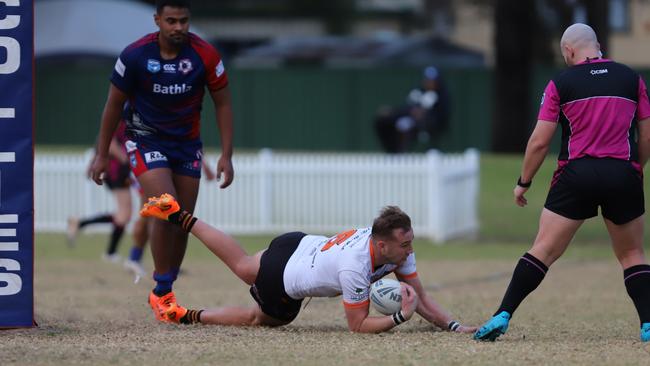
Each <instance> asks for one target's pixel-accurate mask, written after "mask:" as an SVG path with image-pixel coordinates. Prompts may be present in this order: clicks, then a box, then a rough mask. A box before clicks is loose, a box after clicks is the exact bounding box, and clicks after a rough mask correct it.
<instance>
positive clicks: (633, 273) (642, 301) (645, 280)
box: [623, 264, 650, 324]
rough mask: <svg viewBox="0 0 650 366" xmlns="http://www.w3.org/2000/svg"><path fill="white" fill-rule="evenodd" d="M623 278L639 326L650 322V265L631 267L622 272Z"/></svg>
mask: <svg viewBox="0 0 650 366" xmlns="http://www.w3.org/2000/svg"><path fill="white" fill-rule="evenodd" d="M623 277H624V278H625V288H626V289H627V294H628V295H630V298H631V299H632V301H633V302H634V307H636V312H637V313H639V320H640V321H641V324H643V323H648V322H650V265H647V264H639V265H636V266H632V267H630V268H628V269H626V270H625V271H623Z"/></svg>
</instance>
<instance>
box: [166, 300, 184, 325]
mask: <svg viewBox="0 0 650 366" xmlns="http://www.w3.org/2000/svg"><path fill="white" fill-rule="evenodd" d="M185 314H187V309H186V308H184V307H182V306H180V305H178V304H177V303H175V302H174V303H173V304H171V306H170V307H169V308H168V309H167V311H165V314H163V318H164V320H163V321H165V322H167V323H176V324H180V323H181V318H183V317H184V316H185Z"/></svg>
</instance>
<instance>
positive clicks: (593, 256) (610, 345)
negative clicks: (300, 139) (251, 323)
mask: <svg viewBox="0 0 650 366" xmlns="http://www.w3.org/2000/svg"><path fill="white" fill-rule="evenodd" d="M520 159H521V157H519V156H495V155H488V156H485V157H483V160H482V166H481V169H482V176H481V203H480V219H481V225H482V230H481V233H480V235H479V240H478V241H477V242H469V241H466V240H459V241H456V242H453V243H450V244H447V245H443V246H437V245H431V244H430V243H428V242H426V241H420V240H417V241H416V243H415V244H414V246H415V250H416V253H417V259H418V273H419V274H420V277H421V279H422V281H423V283H424V284H425V286H426V287H427V289H428V291H429V293H430V294H431V295H432V296H433V297H434V298H435V299H437V300H438V301H439V302H440V303H441V304H442V305H443V306H444V307H446V308H447V309H449V310H450V311H451V312H452V313H453V314H454V316H456V317H457V318H458V319H459V320H460V321H462V322H464V323H470V324H475V325H479V323H481V322H483V321H484V320H486V319H487V318H488V317H489V316H490V315H491V314H492V312H493V311H494V310H495V309H496V307H497V305H498V303H499V301H500V299H501V296H502V295H503V292H504V290H505V287H506V286H507V282H508V280H509V277H510V273H511V272H512V269H513V268H514V265H515V263H516V260H517V258H518V257H519V256H520V255H521V254H522V253H523V252H524V251H525V250H527V249H528V247H529V243H530V241H531V240H532V238H533V237H534V234H535V229H536V225H537V218H538V216H539V210H540V208H541V205H542V202H543V199H544V197H545V194H546V191H547V188H548V181H549V178H550V174H551V172H552V170H553V167H554V165H553V163H552V161H549V162H547V163H546V164H545V165H544V167H543V169H542V171H541V172H540V174H539V176H538V177H537V178H536V179H535V182H534V187H533V190H532V191H531V192H530V195H529V202H530V204H529V207H527V208H525V209H521V208H518V207H516V206H515V205H514V203H512V188H513V185H514V181H515V180H516V178H517V176H518V171H519V164H520ZM235 183H236V182H235ZM646 184H647V182H646ZM602 226H603V225H602V223H601V220H600V219H594V220H591V222H589V223H588V224H586V225H585V227H584V228H583V230H582V232H581V233H580V235H579V236H578V237H577V238H576V240H575V242H574V243H573V244H572V245H571V246H570V247H569V249H568V251H567V253H566V254H565V256H564V257H562V258H561V259H560V260H559V261H558V262H557V263H556V264H555V265H554V266H553V267H551V270H550V271H549V274H548V275H547V278H546V279H545V281H544V282H543V283H542V285H541V286H540V288H539V289H538V290H537V291H536V292H535V293H534V294H533V295H532V296H531V297H530V298H528V299H527V300H526V301H525V302H524V303H523V305H522V307H521V308H520V309H519V310H518V311H517V313H516V314H515V318H514V320H513V322H511V328H510V330H509V331H508V333H507V334H506V335H505V336H504V337H502V338H500V340H499V341H498V342H496V343H478V342H475V341H473V340H471V339H470V336H468V335H460V334H451V333H448V332H441V331H439V330H436V329H435V328H434V327H432V326H430V325H428V324H427V323H425V322H424V321H423V320H422V319H421V318H419V317H418V316H417V315H416V316H415V317H414V318H413V319H412V320H411V321H410V322H408V323H406V324H404V325H401V326H399V327H397V328H396V329H395V330H393V331H391V332H388V333H385V334H380V335H358V334H351V333H350V332H348V331H347V327H346V322H345V318H344V312H343V308H342V306H341V303H340V298H333V299H313V300H312V301H311V302H310V303H309V304H308V305H307V307H306V309H304V310H303V311H302V312H301V314H300V315H299V316H298V318H297V319H296V321H294V323H293V324H291V325H289V326H287V327H284V328H279V329H245V328H237V327H219V326H211V327H206V326H175V325H166V324H159V323H156V321H155V320H154V319H153V315H152V314H151V310H150V309H149V308H148V305H147V304H146V296H147V293H148V291H150V289H151V288H152V285H153V282H152V281H151V280H150V279H148V278H145V279H142V281H141V282H140V283H138V284H133V281H132V280H133V279H132V277H131V275H130V274H128V273H127V272H125V271H124V270H123V269H122V268H121V267H120V266H117V265H115V264H109V263H104V262H102V261H101V260H100V259H99V258H100V253H101V251H102V250H103V248H104V245H105V241H106V236H104V235H87V236H82V237H81V238H80V241H79V243H78V245H77V246H76V247H75V248H68V247H67V245H66V244H65V240H64V237H63V235H54V234H38V235H37V236H36V254H35V259H36V266H35V267H36V270H35V297H36V320H37V322H38V323H39V325H40V326H39V327H38V328H34V329H25V330H4V331H0V360H2V361H0V362H1V363H2V365H76V364H84V365H258V364H264V365H266V364H283V365H285V364H314V365H332V364H355V365H356V364H372V365H394V364H397V365H430V364H445V365H454V364H459V365H460V364H463V365H490V364H492V365H496V364H498V365H520V364H524V363H528V364H534V365H538V364H572V365H573V364H578V365H583V364H584V365H587V364H589V365H594V364H597V365H598V364H602V365H618V364H629V365H637V364H645V363H647V360H648V357H650V345H646V344H642V343H641V342H640V341H639V340H638V319H637V316H636V312H635V310H634V307H633V305H632V302H631V300H630V299H629V298H628V297H627V294H626V292H625V288H624V286H623V280H622V272H621V270H620V268H619V266H618V263H617V262H616V260H615V259H614V257H613V254H612V253H611V249H610V248H609V245H608V240H607V237H606V232H605V230H604V229H603V228H602ZM416 236H417V233H416ZM239 239H240V240H241V241H242V242H243V243H244V244H245V247H246V249H247V250H248V251H249V252H252V251H255V250H258V249H260V248H263V247H265V246H266V244H267V243H268V241H269V239H270V237H243V238H239ZM129 244H130V241H129V240H128V239H127V240H124V241H123V243H122V248H121V253H122V254H124V255H125V254H126V253H127V250H128V246H129ZM145 266H146V267H147V268H148V269H151V268H152V263H151V259H150V258H147V260H146V261H145ZM185 268H186V272H185V273H184V274H183V275H182V276H181V278H180V279H179V281H178V282H177V285H176V286H175V290H176V293H177V296H178V297H179V302H181V304H183V305H187V306H191V307H201V306H223V305H240V304H249V303H251V301H252V300H251V299H250V296H249V295H248V290H247V288H246V287H245V286H244V285H243V284H241V283H240V282H239V281H238V280H237V279H236V278H235V277H234V275H232V274H231V273H230V272H229V271H228V269H227V268H226V267H225V266H224V265H223V264H221V263H220V262H219V261H218V259H216V258H215V257H214V256H213V255H212V254H211V253H209V252H208V251H207V250H206V249H205V248H204V247H203V246H202V245H201V244H200V243H198V242H197V241H196V240H192V241H191V243H190V246H189V249H188V253H187V256H186V261H185Z"/></svg>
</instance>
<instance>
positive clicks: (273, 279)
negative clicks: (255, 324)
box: [250, 232, 307, 322]
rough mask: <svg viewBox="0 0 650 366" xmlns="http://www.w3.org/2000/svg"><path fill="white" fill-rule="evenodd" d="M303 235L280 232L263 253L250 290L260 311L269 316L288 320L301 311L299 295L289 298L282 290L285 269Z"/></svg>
mask: <svg viewBox="0 0 650 366" xmlns="http://www.w3.org/2000/svg"><path fill="white" fill-rule="evenodd" d="M306 235H307V234H305V233H301V232H292V233H286V234H282V235H280V236H278V237H276V238H275V239H273V240H272V241H271V244H269V248H268V249H267V250H266V251H265V252H264V254H262V258H261V259H260V270H259V272H258V273H257V278H256V279H255V284H253V286H251V288H250V293H251V296H253V299H255V301H257V303H258V304H259V305H260V308H261V309H262V312H264V314H266V315H268V316H270V317H272V318H275V319H279V320H282V321H285V322H291V321H292V320H294V319H295V318H296V317H297V316H298V312H300V304H302V299H300V300H295V299H292V298H291V297H289V295H287V292H286V291H285V290H284V269H285V268H286V266H287V262H288V261H289V258H291V255H293V253H294V252H295V251H296V249H297V248H298V244H300V241H301V240H302V238H304V237H305V236H306Z"/></svg>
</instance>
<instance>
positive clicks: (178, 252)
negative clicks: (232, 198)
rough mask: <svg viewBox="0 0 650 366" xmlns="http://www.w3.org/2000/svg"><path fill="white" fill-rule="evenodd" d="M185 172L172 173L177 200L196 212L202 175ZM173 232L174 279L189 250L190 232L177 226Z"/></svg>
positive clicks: (172, 262)
mask: <svg viewBox="0 0 650 366" xmlns="http://www.w3.org/2000/svg"><path fill="white" fill-rule="evenodd" d="M183 173H184V172H181V174H177V173H172V180H173V182H174V187H175V188H176V196H174V197H175V198H176V200H177V201H178V204H179V205H180V206H181V207H182V208H183V209H184V210H186V211H187V212H194V208H195V206H196V200H197V197H198V195H199V182H200V176H194V177H193V176H188V175H184V174H183ZM175 229H176V230H174V231H173V232H172V233H171V235H172V236H171V241H172V246H171V262H170V263H171V268H172V271H173V273H174V279H176V276H178V272H179V271H180V268H181V264H182V263H183V258H184V257H185V251H186V250H187V239H188V233H187V232H186V231H185V230H180V228H178V227H176V228H175Z"/></svg>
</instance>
